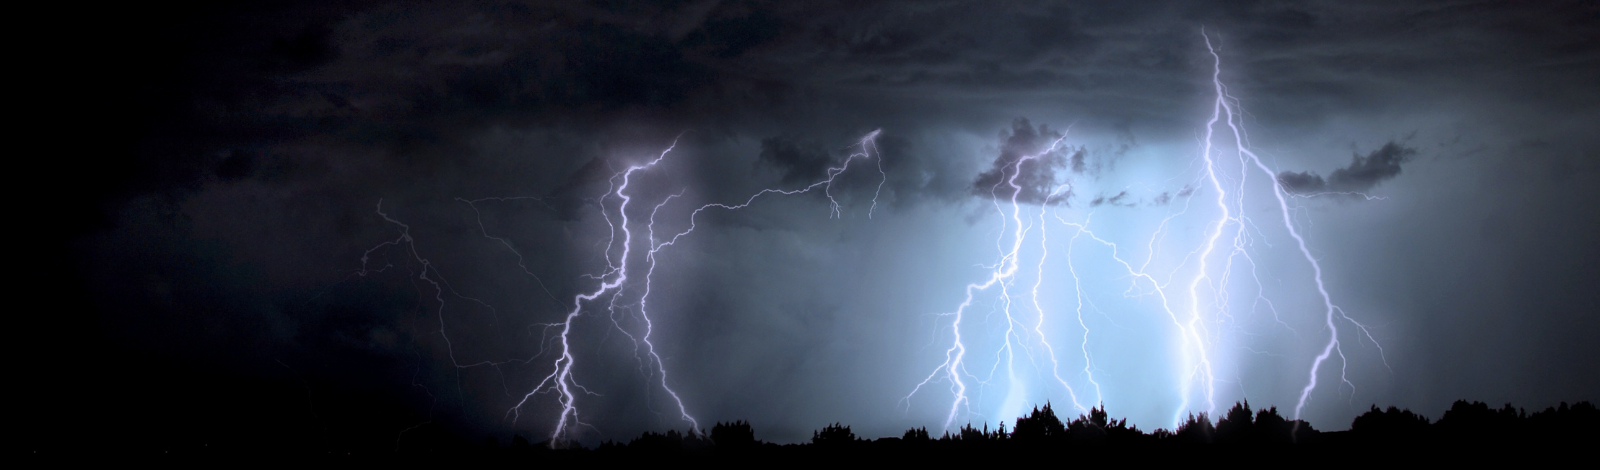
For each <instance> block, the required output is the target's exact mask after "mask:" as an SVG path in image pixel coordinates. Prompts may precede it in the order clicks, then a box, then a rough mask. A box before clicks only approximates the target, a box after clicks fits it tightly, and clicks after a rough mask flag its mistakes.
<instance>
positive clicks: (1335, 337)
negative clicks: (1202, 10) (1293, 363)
mask: <svg viewBox="0 0 1600 470" xmlns="http://www.w3.org/2000/svg"><path fill="white" fill-rule="evenodd" d="M1205 39H1206V50H1207V51H1209V52H1210V53H1211V57H1212V60H1213V70H1212V75H1211V82H1212V85H1213V87H1214V88H1215V89H1216V93H1217V98H1216V101H1215V105H1214V108H1213V109H1215V110H1216V111H1217V112H1225V113H1227V117H1228V120H1227V123H1228V127H1229V129H1231V130H1232V131H1233V137H1234V145H1235V146H1236V147H1237V148H1238V150H1239V154H1240V155H1242V156H1244V157H1249V159H1248V163H1250V164H1252V165H1254V167H1255V168H1257V169H1259V170H1261V171H1262V172H1263V173H1266V175H1267V178H1268V179H1269V180H1271V181H1272V182H1273V183H1272V195H1273V197H1274V198H1276V199H1277V201H1278V209H1279V212H1280V214H1281V215H1282V216H1283V226H1284V228H1285V229H1287V230H1288V231H1289V236H1290V237H1293V238H1294V240H1295V244H1296V246H1297V247H1298V248H1299V249H1300V253H1301V255H1302V256H1304V257H1305V260H1306V262H1307V263H1309V264H1310V265H1311V271H1312V279H1313V280H1314V281H1315V282H1316V284H1317V293H1318V294H1320V295H1321V297H1322V304H1323V307H1324V311H1323V325H1324V326H1326V327H1327V328H1328V343H1327V344H1326V345H1325V346H1323V348H1322V351H1321V352H1320V353H1319V354H1317V357H1316V359H1315V360H1313V361H1312V362H1311V371H1310V373H1309V374H1308V375H1309V379H1308V380H1307V382H1306V386H1305V388H1303V389H1301V391H1300V397H1299V400H1298V401H1297V402H1296V403H1295V406H1294V419H1296V420H1298V419H1300V414H1301V412H1302V411H1304V409H1305V406H1306V400H1307V399H1309V398H1310V397H1311V392H1312V391H1313V390H1315V389H1316V388H1317V373H1318V371H1319V369H1321V367H1322V363H1323V362H1326V361H1327V360H1328V359H1329V358H1330V357H1331V356H1332V355H1333V354H1335V353H1337V354H1338V355H1339V362H1340V364H1341V368H1340V373H1339V380H1340V382H1342V383H1343V384H1345V385H1348V386H1350V387H1351V388H1352V389H1353V388H1355V385H1354V384H1352V383H1350V380H1349V379H1348V378H1347V377H1346V375H1345V372H1344V368H1343V365H1345V364H1348V360H1347V359H1346V358H1345V356H1344V350H1343V348H1342V347H1341V346H1340V344H1339V325H1338V322H1337V321H1336V320H1338V319H1343V320H1345V321H1348V322H1350V323H1351V324H1352V325H1355V327H1356V329H1357V330H1359V331H1360V332H1361V334H1362V335H1364V336H1366V337H1367V339H1369V340H1372V343H1373V344H1374V345H1376V346H1377V347H1378V353H1379V356H1380V357H1382V355H1383V346H1382V345H1381V344H1378V342H1377V340H1376V339H1375V338H1373V337H1372V334H1371V332H1369V331H1368V330H1367V327H1366V325H1363V324H1361V323H1359V322H1357V321H1355V320H1354V319H1351V318H1350V317H1349V316H1346V315H1345V314H1344V311H1343V310H1342V309H1340V308H1339V306H1337V305H1335V304H1334V303H1333V297H1332V296H1331V295H1329V294H1328V288H1327V286H1325V285H1324V284H1323V282H1322V264H1321V263H1318V262H1317V258H1316V256H1313V255H1312V254H1311V249H1310V248H1308V247H1307V246H1306V240H1305V237H1302V236H1301V235H1300V231H1299V229H1297V228H1295V225H1294V218H1293V217H1292V216H1291V215H1290V211H1289V202H1288V200H1287V199H1286V197H1285V194H1288V192H1287V191H1285V190H1284V189H1283V185H1282V183H1281V182H1279V181H1278V179H1277V178H1276V177H1275V175H1274V173H1273V172H1272V169H1271V168H1268V167H1267V165H1266V164H1265V163H1263V162H1262V161H1261V157H1259V156H1257V155H1256V154H1255V152H1252V151H1251V150H1250V146H1249V144H1248V143H1247V137H1246V136H1245V133H1244V130H1243V123H1242V122H1238V121H1235V118H1237V117H1238V113H1237V112H1236V111H1235V110H1234V108H1233V104H1232V103H1230V102H1229V101H1228V96H1227V92H1226V87H1225V86H1223V84H1222V80H1221V75H1222V57H1221V56H1220V55H1218V54H1217V50H1216V48H1215V47H1213V46H1212V44H1211V37H1210V36H1206V37H1205ZM1215 120H1216V118H1215V115H1213V118H1212V121H1213V123H1214V122H1215ZM1207 130H1208V132H1209V127H1208V129H1207ZM1208 138H1209V135H1208ZM1208 144H1209V142H1208ZM1241 158H1243V157H1241ZM1361 196H1365V197H1367V198H1368V199H1369V200H1370V199H1372V197H1370V196H1366V195H1364V194H1362V195H1361ZM1384 363H1385V366H1387V365H1388V360H1387V359H1384Z"/></svg>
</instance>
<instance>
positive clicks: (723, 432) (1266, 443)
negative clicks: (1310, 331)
mask: <svg viewBox="0 0 1600 470" xmlns="http://www.w3.org/2000/svg"><path fill="white" fill-rule="evenodd" d="M1597 431H1600V411H1597V410H1596V408H1595V406H1594V405H1593V404H1591V403H1589V402H1579V403H1577V404H1575V405H1570V406H1569V405H1568V404H1566V403H1562V404H1561V405H1560V406H1557V407H1550V408H1547V409H1545V410H1542V411H1535V412H1532V413H1529V412H1528V411H1526V410H1523V409H1520V408H1514V407H1512V406H1511V405H1509V404H1507V405H1505V406H1504V407H1501V408H1498V409H1497V408H1491V407H1490V406H1488V405H1486V404H1484V403H1479V402H1470V403H1469V402H1466V401H1457V402H1455V404H1454V405H1453V406H1451V407H1450V409H1449V410H1447V411H1445V413H1444V415H1443V416H1441V417H1440V418H1439V419H1438V420H1437V421H1433V420H1430V419H1428V418H1427V417H1425V416H1422V415H1419V414H1416V413H1413V412H1411V411H1410V410H1401V409H1397V408H1395V407H1389V408H1388V409H1379V408H1378V407H1377V406H1373V407H1372V409H1371V410H1370V411H1368V412H1366V413H1364V414H1362V415H1360V416H1358V417H1356V418H1355V420H1354V422H1352V423H1351V426H1350V430H1348V431H1332V432H1326V431H1319V430H1317V429H1315V428H1313V427H1312V426H1311V424H1310V423H1307V422H1305V421H1299V420H1292V419H1286V418H1284V417H1283V416H1282V415H1280V414H1279V413H1278V410H1277V408H1276V407H1271V408H1265V409H1261V410H1251V408H1250V405H1249V403H1248V402H1244V403H1237V404H1235V405H1234V406H1233V407H1232V408H1231V409H1229V410H1228V411H1227V412H1225V413H1223V415H1222V416H1221V417H1220V418H1219V419H1217V420H1216V421H1215V422H1213V421H1212V420H1211V419H1210V417H1208V416H1207V415H1206V414H1204V413H1201V414H1196V415H1191V416H1189V418H1188V419H1187V420H1186V422H1184V423H1183V424H1182V425H1180V426H1178V428H1177V429H1176V430H1170V431H1169V430H1166V429H1156V430H1154V431H1152V432H1145V431H1142V430H1140V429H1139V428H1138V427H1137V426H1133V425H1129V424H1127V420H1126V419H1122V420H1113V419H1110V418H1109V417H1108V416H1107V414H1106V411H1105V409H1104V408H1094V409H1091V410H1089V412H1088V413H1087V414H1083V415H1079V416H1078V417H1076V418H1073V419H1069V420H1063V419H1061V418H1060V417H1059V416H1057V415H1056V412H1055V410H1054V409H1053V408H1052V407H1051V406H1050V405H1048V404H1046V405H1045V406H1043V407H1036V408H1034V409H1033V410H1032V411H1031V412H1029V413H1028V414H1027V415H1026V416H1023V417H1020V418H1017V420H1016V421H1015V424H1014V425H1013V426H1012V427H1010V428H1009V429H1008V428H1007V427H1006V426H1005V425H1004V424H1002V425H1000V427H998V428H994V429H991V428H989V427H988V426H984V427H982V428H975V427H972V426H970V425H968V426H963V427H962V428H961V429H959V430H956V431H945V432H942V433H939V434H937V435H935V434H932V433H930V432H928V430H927V429H926V428H916V429H910V430H907V431H906V432H905V433H904V434H903V435H901V436H900V437H884V438H877V439H866V438H862V437H860V436H857V435H856V434H855V433H854V432H852V431H851V429H850V427H849V426H844V425H841V424H838V423H835V424H831V425H828V426H826V427H823V428H822V429H819V430H817V431H815V432H813V433H812V437H811V442H810V443H803V444H785V445H778V444H773V443H767V442H762V441H760V440H758V439H756V435H755V431H754V429H752V428H751V426H750V424H749V423H748V422H744V421H735V422H731V423H717V424H716V425H715V426H713V427H712V428H711V430H710V431H709V432H704V431H702V432H688V431H685V432H679V431H667V432H665V433H654V432H647V433H645V434H643V435H641V436H639V437H638V438H635V439H632V440H630V441H628V442H626V443H622V442H614V441H607V442H605V443H602V444H600V445H599V446H598V447H597V448H594V449H588V450H584V449H579V448H572V449H568V451H569V452H578V453H585V454H588V453H592V454H594V455H595V456H652V455H654V456H666V455H678V456H693V455H706V456H715V455H729V456H759V455H766V454H771V455H774V456H781V455H826V454H830V453H852V454H860V453H866V454H872V453H886V454H916V453H920V454H922V455H925V456H926V455H960V454H974V455H981V454H990V453H992V452H1004V451H1012V450H1015V451H1026V450H1030V449H1033V450H1050V449H1065V448H1073V447H1084V448H1092V447H1103V446H1109V447H1120V448H1129V449H1152V450H1155V449H1166V448H1173V449H1191V450H1193V449H1200V448H1212V449H1226V448H1261V447H1271V448H1278V449H1292V448H1306V449H1329V450H1333V449H1337V448H1344V447H1351V448H1356V447H1359V448H1365V449H1372V448H1386V447H1392V446H1429V447H1434V446H1451V445H1465V446H1483V445H1493V446H1500V447H1504V446H1530V445H1532V446H1540V445H1553V446H1567V447H1572V446H1574V445H1576V446H1578V448H1586V447H1588V446H1591V445H1594V444H1596V443H1597V442H1600V441H1597V438H1600V432H1597ZM518 440H519V445H520V446H522V447H523V448H525V449H527V450H528V451H532V452H549V450H548V448H547V447H546V446H543V445H538V444H529V443H527V441H526V440H521V439H520V438H518ZM558 447H559V446H558Z"/></svg>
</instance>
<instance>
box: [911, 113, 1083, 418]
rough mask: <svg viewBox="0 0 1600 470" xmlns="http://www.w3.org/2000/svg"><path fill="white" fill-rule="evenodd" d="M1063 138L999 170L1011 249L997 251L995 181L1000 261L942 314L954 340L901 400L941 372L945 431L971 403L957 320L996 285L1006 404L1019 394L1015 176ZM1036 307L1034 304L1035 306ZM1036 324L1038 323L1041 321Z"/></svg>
mask: <svg viewBox="0 0 1600 470" xmlns="http://www.w3.org/2000/svg"><path fill="white" fill-rule="evenodd" d="M1065 138H1066V135H1065V134H1063V135H1062V136H1060V137H1057V138H1056V139H1055V140H1054V141H1052V142H1050V145H1049V146H1048V147H1046V148H1045V149H1044V151H1042V152H1039V153H1036V154H1032V155H1025V156H1022V157H1020V158H1018V159H1017V161H1016V162H1013V163H1012V164H1011V165H1008V166H1007V167H1006V168H1003V169H1002V171H1003V172H1002V173H1001V175H1002V176H1005V175H1006V174H1007V173H1009V175H1010V176H1006V177H1005V178H1004V180H1003V181H1004V182H1005V184H1006V185H1007V186H1010V187H1011V189H1012V192H1011V214H1010V219H1011V224H1012V225H1014V226H1015V229H1014V230H1013V233H1012V236H1011V247H1010V249H1009V250H1007V249H1004V248H1000V247H1001V245H1003V243H1004V239H1005V230H1004V227H1005V225H1004V224H1005V223H1006V222H1005V220H1004V219H1005V211H1004V209H1002V208H1001V207H1000V202H999V197H998V195H996V194H994V192H995V190H996V189H998V188H999V187H1000V183H999V182H996V183H995V186H994V188H991V190H990V193H991V196H993V197H992V199H993V200H994V204H995V210H996V212H1000V213H1001V215H1002V221H1001V223H1002V229H1001V234H1000V237H999V238H997V239H996V240H995V245H996V248H998V249H1000V262H999V263H998V264H996V265H995V267H994V269H993V270H992V271H990V273H989V278H988V279H987V280H985V281H983V282H981V283H972V284H967V286H966V289H965V292H966V298H964V299H963V300H962V301H961V304H960V305H959V306H957V307H956V310H955V312H951V313H947V314H943V315H944V316H951V317H954V320H953V321H952V322H951V329H952V331H953V336H954V337H953V339H952V341H951V345H950V348H949V349H946V350H945V361H944V363H942V364H940V365H939V366H938V367H936V368H934V370H933V372H932V373H929V374H928V376H927V377H926V378H924V379H923V380H922V382H920V383H918V384H917V386H916V387H914V388H912V390H911V393H909V394H907V395H906V397H905V398H904V399H902V400H903V401H905V402H907V403H909V402H910V400H911V397H912V396H915V395H916V394H917V392H918V391H921V390H922V387H923V386H924V385H927V384H928V383H929V382H932V381H934V380H936V379H940V378H941V377H940V376H941V373H942V375H943V377H942V378H943V379H948V380H949V381H950V387H951V392H952V393H953V394H954V395H955V398H954V399H953V400H952V401H951V403H950V412H949V414H947V415H946V417H945V422H944V428H945V429H949V428H950V425H951V424H954V423H955V419H956V414H957V413H958V412H960V410H961V407H962V405H963V404H965V405H967V406H968V407H969V408H970V406H971V402H970V400H969V398H968V397H967V385H966V382H965V381H963V380H962V375H971V374H970V373H969V372H967V371H966V366H965V365H964V364H963V363H962V362H963V360H965V358H966V352H967V346H966V344H965V343H963V342H962V340H961V321H962V320H963V318H964V316H965V313H966V310H967V307H970V306H972V296H973V293H974V292H978V291H984V290H988V289H989V288H991V287H995V286H999V288H1000V296H1001V299H1002V302H1001V305H1002V309H1003V311H1004V313H1005V317H1006V332H1005V341H1004V342H1003V344H1002V346H1001V352H1003V353H1004V354H1005V357H1006V360H1005V362H1006V372H1007V375H1008V378H1009V379H1010V380H1011V390H1010V391H1008V400H1007V401H1015V399H1016V398H1017V397H1018V394H1019V393H1020V392H1021V390H1020V389H1019V388H1018V387H1017V382H1018V380H1017V377H1016V368H1015V364H1014V363H1015V356H1016V355H1015V351H1014V349H1013V345H1012V338H1013V337H1016V336H1017V333H1016V331H1015V326H1016V325H1018V324H1020V322H1018V321H1017V320H1016V318H1015V317H1013V316H1012V314H1011V304H1012V302H1011V295H1010V291H1009V284H1010V282H1011V281H1012V279H1013V278H1014V277H1015V276H1016V274H1017V271H1018V270H1019V266H1020V260H1019V255H1020V253H1019V252H1020V251H1021V250H1022V245H1023V242H1024V241H1025V240H1026V239H1027V233H1028V230H1029V228H1028V227H1027V226H1026V225H1024V224H1023V222H1022V205H1021V203H1020V202H1019V201H1018V199H1017V198H1018V197H1019V196H1020V195H1021V194H1022V186H1019V185H1017V177H1018V176H1019V175H1021V173H1022V164H1023V163H1024V162H1029V161H1035V160H1038V159H1039V158H1040V157H1044V156H1046V155H1049V154H1050V153H1051V152H1054V151H1056V148H1057V147H1059V146H1060V145H1061V141H1062V140H1063V139H1065ZM1047 199H1048V198H1047ZM1034 293H1035V299H1037V286H1035V291H1034ZM1037 305H1038V304H1037V301H1036V302H1035V306H1037ZM1040 322H1042V319H1041V320H1040ZM1039 324H1040V323H1036V324H1035V326H1036V331H1037V329H1038V328H1040V327H1039V326H1038V325H1039ZM1039 340H1040V342H1042V343H1044V345H1045V346H1046V347H1047V349H1048V350H1049V351H1051V360H1052V361H1054V360H1055V356H1054V348H1053V347H1050V345H1049V343H1048V341H1046V340H1045V339H1044V336H1043V335H1040V337H1039ZM996 359H997V362H996V365H995V366H996V367H998V365H999V364H998V357H997V358H996ZM992 374H993V372H992V368H991V375H992ZM1056 378H1057V380H1058V381H1059V382H1060V383H1061V385H1062V386H1063V387H1064V388H1066V390H1067V394H1068V396H1069V397H1071V399H1072V404H1073V406H1074V407H1076V408H1077V409H1078V410H1080V411H1087V408H1085V407H1084V406H1083V404H1082V403H1080V402H1079V401H1078V395H1077V392H1076V391H1074V390H1073V389H1072V386H1071V385H1068V384H1067V383H1066V381H1065V380H1060V376H1059V374H1058V375H1057V376H1056Z"/></svg>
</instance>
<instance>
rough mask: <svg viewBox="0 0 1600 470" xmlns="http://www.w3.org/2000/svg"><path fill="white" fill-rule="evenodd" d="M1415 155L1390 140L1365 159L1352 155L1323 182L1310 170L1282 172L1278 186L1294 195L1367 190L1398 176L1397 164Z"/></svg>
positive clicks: (1415, 152) (1414, 150) (1414, 151)
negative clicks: (1347, 161)
mask: <svg viewBox="0 0 1600 470" xmlns="http://www.w3.org/2000/svg"><path fill="white" fill-rule="evenodd" d="M1416 154H1417V150H1416V149H1414V148H1410V147H1406V146H1403V145H1400V144H1398V143H1395V142H1393V141H1390V142H1389V143H1387V144H1384V145H1383V147H1381V148H1379V149H1377V150H1373V151H1372V153H1369V154H1367V156H1365V157H1363V156H1361V155H1360V154H1354V155H1351V156H1350V165H1349V166H1347V167H1344V168H1340V169H1337V170H1333V173H1330V174H1329V175H1328V178H1327V179H1326V180H1324V179H1323V178H1322V176H1320V175H1318V174H1316V173H1312V172H1309V171H1307V172H1300V173H1295V172H1292V171H1285V172H1282V173H1278V183H1279V184H1281V185H1283V189H1284V190H1285V191H1288V192H1290V193H1295V194H1316V193H1326V192H1331V193H1340V192H1361V191H1366V190H1369V189H1372V188H1373V187H1374V186H1377V185H1378V183H1381V182H1383V181H1384V180H1388V179H1391V178H1394V177H1396V176H1400V164H1401V163H1404V162H1406V161H1407V160H1410V159H1411V157H1412V156H1414V155H1416Z"/></svg>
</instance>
